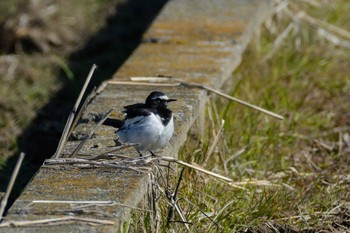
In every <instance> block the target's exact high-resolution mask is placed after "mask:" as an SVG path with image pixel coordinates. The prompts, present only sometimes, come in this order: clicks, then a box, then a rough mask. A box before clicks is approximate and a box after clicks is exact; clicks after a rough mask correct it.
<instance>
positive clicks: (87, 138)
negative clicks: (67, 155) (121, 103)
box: [71, 109, 114, 157]
mask: <svg viewBox="0 0 350 233" xmlns="http://www.w3.org/2000/svg"><path fill="white" fill-rule="evenodd" d="M113 111H114V109H110V110H108V112H107V113H106V114H105V115H104V116H103V118H102V119H101V120H100V121H99V122H98V123H97V125H96V126H95V127H94V128H93V129H92V130H91V131H90V132H89V133H87V134H86V135H85V136H84V140H83V141H81V142H80V144H79V145H78V146H77V148H76V149H75V150H74V151H73V153H72V154H71V157H74V156H76V155H77V154H78V152H79V151H80V149H81V148H82V147H83V145H84V144H85V143H86V142H87V141H88V140H89V139H90V138H91V137H92V135H93V134H94V133H95V131H96V130H97V129H98V128H99V127H100V126H101V125H102V123H103V122H104V121H105V120H106V119H107V118H108V116H109V115H110V114H111V113H112V112H113Z"/></svg>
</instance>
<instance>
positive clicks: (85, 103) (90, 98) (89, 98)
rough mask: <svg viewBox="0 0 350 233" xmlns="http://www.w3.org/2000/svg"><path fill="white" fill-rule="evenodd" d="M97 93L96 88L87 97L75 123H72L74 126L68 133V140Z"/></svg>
mask: <svg viewBox="0 0 350 233" xmlns="http://www.w3.org/2000/svg"><path fill="white" fill-rule="evenodd" d="M96 93H97V92H96V87H94V89H93V90H92V91H91V92H90V94H89V95H88V96H87V97H86V99H85V101H84V103H83V105H81V107H80V110H79V112H78V114H77V116H76V117H75V118H74V121H73V123H72V126H71V127H70V129H69V133H68V136H67V138H69V136H70V135H71V134H72V132H73V130H74V128H75V126H76V125H77V123H78V121H79V119H80V117H81V115H82V114H83V112H84V111H85V110H86V108H87V105H88V104H89V103H90V101H91V100H92V99H93V98H94V97H95V96H96Z"/></svg>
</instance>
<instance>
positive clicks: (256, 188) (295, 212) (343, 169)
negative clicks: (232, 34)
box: [142, 0, 350, 232]
mask: <svg viewBox="0 0 350 233" xmlns="http://www.w3.org/2000/svg"><path fill="white" fill-rule="evenodd" d="M276 2H278V1H276ZM281 2H282V1H281ZM284 3H290V4H289V5H287V6H286V7H287V8H285V7H284V6H283V5H279V4H276V7H277V8H276V9H280V11H278V12H276V14H274V15H273V17H272V19H271V21H270V22H268V23H267V24H266V25H267V27H268V28H265V29H264V33H263V36H262V38H261V40H260V42H259V46H251V47H250V48H249V50H248V51H247V53H246V54H245V56H244V60H243V62H242V64H241V66H240V67H239V69H238V70H236V71H235V73H234V74H233V80H231V82H232V83H233V86H234V88H233V90H231V94H232V95H233V96H235V97H238V98H240V99H244V100H247V101H248V102H250V103H253V104H256V105H258V106H261V107H263V108H266V109H269V110H271V111H273V112H276V113H280V114H282V115H283V116H284V117H285V120H284V121H283V122H279V121H278V120H274V119H272V118H270V117H268V116H264V115H263V114H261V113H259V112H254V111H251V110H250V109H247V108H245V107H244V106H240V105H238V104H236V103H233V102H229V101H227V100H225V99H217V98H216V99H215V101H212V102H211V104H209V106H208V120H207V124H208V127H206V128H207V131H206V133H205V135H204V137H203V138H202V139H201V140H198V139H197V138H190V140H188V142H187V144H186V146H185V147H184V148H183V152H182V153H181V157H180V158H181V159H182V160H184V161H187V162H190V163H192V164H197V165H198V166H201V167H203V168H205V169H207V170H210V171H213V172H216V173H218V174H222V175H224V176H228V177H230V178H232V179H233V180H235V181H237V182H236V184H241V185H242V186H243V187H244V189H237V188H234V187H232V186H229V185H227V184H226V183H223V182H219V181H218V180H216V179H213V178H211V177H209V176H207V175H205V174H204V173H199V172H197V171H195V170H190V169H187V170H185V172H184V174H183V179H182V182H181V184H180V188H179V191H178V193H177V199H178V201H177V203H178V204H179V206H181V207H182V213H183V215H184V216H183V217H184V218H185V219H186V221H188V222H190V223H191V224H189V227H190V229H191V231H194V232H213V231H219V232H235V231H248V232H255V231H258V232H285V231H287V230H289V231H291V232H296V231H298V232H299V231H305V232H306V231H311V232H313V231H322V230H323V231H340V232H346V231H349V229H350V215H349V213H350V195H349V190H350V180H349V174H350V168H349V167H350V166H349V164H350V159H349V158H350V157H349V156H350V143H349V142H350V139H349V133H350V124H349V123H350V122H349V118H348V116H349V109H350V102H349V97H350V95H349V93H350V85H349V84H350V83H349V80H348V74H349V73H350V65H349V60H350V55H349V54H350V53H349V52H350V51H349V49H348V48H347V47H346V46H344V45H346V44H347V42H349V41H350V40H349V38H347V37H346V35H345V36H344V35H342V34H341V33H340V34H339V33H338V31H337V30H333V29H334V28H332V27H331V28H329V27H328V26H329V25H328V24H323V23H322V22H324V21H327V22H328V23H331V24H333V25H335V26H337V27H339V28H342V29H344V30H347V31H349V30H350V28H349V24H348V23H347V22H349V20H350V17H349V14H347V13H346V12H347V11H349V10H350V4H349V3H348V1H346V0H338V1H313V2H308V1H293V2H289V1H284V2H283V3H282V4H284ZM292 3H293V4H292ZM311 3H313V4H311ZM300 9H303V11H305V12H307V13H308V16H310V17H311V16H312V17H311V18H312V19H319V20H320V21H317V22H318V23H317V24H316V23H313V21H312V20H311V21H310V20H309V19H310V18H307V17H306V20H305V16H303V17H304V18H303V17H297V15H298V12H299V10H300ZM286 10H287V12H286ZM288 11H289V12H292V13H293V14H290V15H288ZM319 22H321V24H319ZM291 23H292V24H291ZM290 24H291V25H292V26H290V27H291V29H287V30H286V28H288V25H290ZM324 31H326V32H327V33H329V34H328V35H332V36H333V37H332V38H333V40H332V39H331V40H330V38H329V37H325V36H324V35H325V34H324V33H322V32H324ZM283 32H284V33H283ZM320 32H321V33H320ZM334 38H338V39H334ZM336 41H342V42H343V43H336ZM252 61H254V62H252ZM221 119H224V120H225V125H224V131H223V132H221V127H222V122H221ZM218 135H219V140H218ZM213 145H214V146H213ZM174 176H175V177H173V179H174V184H173V187H171V185H170V188H171V189H172V190H174V189H175V186H176V185H175V184H176V182H177V180H178V178H176V175H174ZM239 182H241V183H239ZM166 206H168V203H167V202H166V201H165V202H164V203H163V205H162V204H160V209H162V211H163V212H162V214H161V216H166V215H167V211H168V209H167V207H166ZM162 221H163V222H165V221H166V219H165V217H164V218H163V219H162ZM174 221H175V222H171V224H170V228H172V229H174V230H175V231H176V232H182V231H185V225H184V223H181V218H180V217H179V216H178V215H176V213H175V217H174ZM176 221H180V222H176ZM145 225H146V226H147V223H146V224H144V225H142V226H145ZM163 227H164V229H167V228H165V227H166V226H165V224H164V226H163Z"/></svg>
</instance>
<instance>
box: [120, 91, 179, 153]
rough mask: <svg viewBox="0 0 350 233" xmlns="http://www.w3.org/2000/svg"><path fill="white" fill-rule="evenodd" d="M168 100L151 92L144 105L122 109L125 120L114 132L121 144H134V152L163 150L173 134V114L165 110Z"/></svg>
mask: <svg viewBox="0 0 350 233" xmlns="http://www.w3.org/2000/svg"><path fill="white" fill-rule="evenodd" d="M173 101H176V99H170V98H169V97H167V96H166V95H165V94H164V93H162V92H160V91H153V92H152V93H150V94H149V95H148V97H147V98H146V101H145V103H137V104H132V105H128V106H125V107H124V111H123V112H124V113H125V114H126V115H125V118H124V119H123V120H122V123H121V127H120V128H119V129H118V130H117V131H116V133H117V135H118V136H119V139H120V140H121V142H123V143H135V144H137V145H136V146H135V148H136V150H137V151H138V153H139V155H140V156H142V153H141V151H149V152H150V153H151V155H152V156H155V154H154V153H153V152H152V151H154V150H157V149H162V148H164V147H165V146H166V145H167V144H168V142H169V140H170V139H171V137H172V136H173V134H174V116H173V112H172V111H171V110H170V109H168V108H167V105H168V103H170V102H173Z"/></svg>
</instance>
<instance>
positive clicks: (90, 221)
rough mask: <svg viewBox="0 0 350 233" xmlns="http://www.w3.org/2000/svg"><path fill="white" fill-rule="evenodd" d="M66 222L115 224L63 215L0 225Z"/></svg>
mask: <svg viewBox="0 0 350 233" xmlns="http://www.w3.org/2000/svg"><path fill="white" fill-rule="evenodd" d="M65 222H85V223H90V224H103V225H114V222H113V221H110V220H103V219H96V218H80V217H70V216H69V217H63V218H50V219H39V220H29V221H7V222H3V223H1V224H0V227H11V226H15V227H19V226H32V225H43V224H50V223H57V224H62V223H65Z"/></svg>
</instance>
